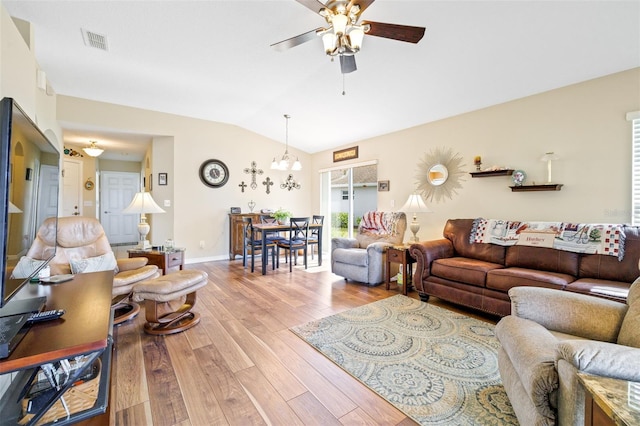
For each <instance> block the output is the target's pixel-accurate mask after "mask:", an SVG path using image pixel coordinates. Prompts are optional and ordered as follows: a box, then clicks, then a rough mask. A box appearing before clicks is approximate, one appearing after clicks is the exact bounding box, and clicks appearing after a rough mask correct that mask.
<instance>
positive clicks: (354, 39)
mask: <svg viewBox="0 0 640 426" xmlns="http://www.w3.org/2000/svg"><path fill="white" fill-rule="evenodd" d="M363 40H364V30H363V29H362V27H359V26H357V27H352V28H351V31H349V41H350V43H349V45H350V46H351V49H352V50H353V51H355V52H357V51H358V50H360V48H361V47H362V41H363Z"/></svg>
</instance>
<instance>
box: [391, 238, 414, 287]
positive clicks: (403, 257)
mask: <svg viewBox="0 0 640 426" xmlns="http://www.w3.org/2000/svg"><path fill="white" fill-rule="evenodd" d="M415 262H416V260H415V259H414V258H413V257H411V255H410V254H409V246H393V247H389V248H388V249H387V284H386V289H387V290H389V286H390V285H391V263H399V264H401V265H402V266H401V268H402V277H403V280H404V282H403V286H402V294H404V295H405V296H406V295H407V294H408V292H409V285H411V283H412V282H413V267H412V266H411V265H413V264H414V263H415Z"/></svg>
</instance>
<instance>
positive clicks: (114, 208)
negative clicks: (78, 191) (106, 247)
mask: <svg viewBox="0 0 640 426" xmlns="http://www.w3.org/2000/svg"><path fill="white" fill-rule="evenodd" d="M139 191H140V174H139V173H128V172H102V173H101V175H100V200H101V201H100V206H101V207H100V222H102V227H103V228H104V232H105V234H107V238H108V239H109V242H110V243H111V244H132V245H133V244H137V242H138V239H139V236H140V234H138V222H139V221H140V215H133V214H122V210H123V209H124V208H126V207H127V206H128V205H129V203H131V200H133V196H134V195H135V194H136V192H139Z"/></svg>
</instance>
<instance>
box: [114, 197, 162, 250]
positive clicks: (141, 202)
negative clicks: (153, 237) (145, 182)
mask: <svg viewBox="0 0 640 426" xmlns="http://www.w3.org/2000/svg"><path fill="white" fill-rule="evenodd" d="M164 212H165V211H164V210H162V209H161V208H160V206H159V205H157V204H156V202H155V201H153V198H152V197H151V194H150V193H148V192H145V191H142V192H138V193H136V195H135V196H134V197H133V201H131V204H129V205H128V206H127V208H125V209H124V210H122V213H126V214H129V213H135V214H139V215H140V223H139V224H138V233H139V234H140V242H139V243H138V248H139V249H140V250H148V249H150V248H151V244H150V243H149V240H147V234H149V231H150V230H151V227H150V226H149V224H148V223H147V216H145V215H146V214H147V213H164Z"/></svg>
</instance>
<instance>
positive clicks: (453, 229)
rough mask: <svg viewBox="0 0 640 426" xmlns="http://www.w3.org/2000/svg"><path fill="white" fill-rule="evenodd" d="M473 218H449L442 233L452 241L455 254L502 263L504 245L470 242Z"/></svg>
mask: <svg viewBox="0 0 640 426" xmlns="http://www.w3.org/2000/svg"><path fill="white" fill-rule="evenodd" d="M474 220H475V219H449V220H448V221H447V223H446V224H445V226H444V230H443V231H442V235H443V236H444V237H445V238H446V239H448V240H449V241H451V242H452V243H453V248H454V250H455V253H456V256H460V257H468V258H470V259H478V260H483V261H485V262H489V263H497V264H500V265H504V256H505V247H503V246H498V245H495V244H472V243H470V242H469V235H470V234H471V228H472V227H473V221H474Z"/></svg>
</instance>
